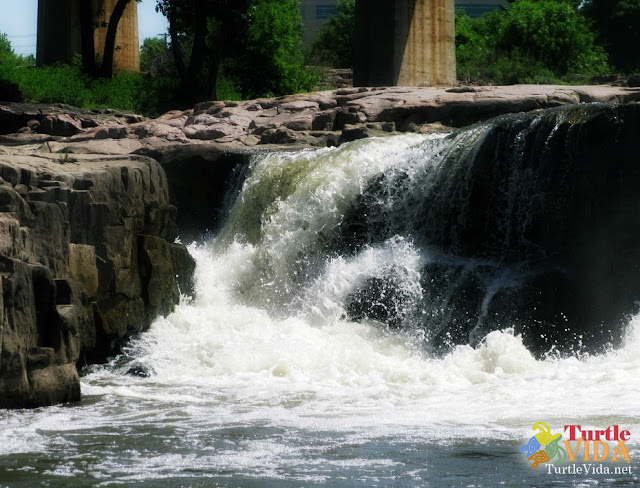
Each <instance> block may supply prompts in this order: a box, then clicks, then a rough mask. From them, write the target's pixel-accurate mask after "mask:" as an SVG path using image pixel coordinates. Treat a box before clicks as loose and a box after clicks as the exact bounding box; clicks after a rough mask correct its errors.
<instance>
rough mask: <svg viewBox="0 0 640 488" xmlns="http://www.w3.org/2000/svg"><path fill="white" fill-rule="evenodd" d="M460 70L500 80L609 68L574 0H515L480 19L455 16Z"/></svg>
mask: <svg viewBox="0 0 640 488" xmlns="http://www.w3.org/2000/svg"><path fill="white" fill-rule="evenodd" d="M456 57H457V61H458V76H459V77H460V78H462V79H466V80H482V81H490V82H493V83H497V84H511V83H551V82H556V81H558V80H568V81H570V80H572V79H577V78H578V77H580V76H593V75H596V74H602V73H604V72H606V71H607V70H608V65H607V57H606V53H605V52H604V50H603V49H602V48H601V47H600V46H598V45H597V44H596V42H595V34H594V33H593V31H592V30H591V29H590V26H589V22H588V21H587V19H586V18H585V17H584V16H583V15H581V14H580V12H578V10H577V9H576V7H575V6H574V5H572V3H571V2H570V1H568V0H567V1H565V0H538V1H535V0H515V1H514V2H513V3H512V5H510V6H509V7H508V8H506V9H504V10H501V11H493V12H490V13H488V14H485V15H484V16H482V17H480V18H478V19H470V18H469V17H468V16H467V15H466V14H464V12H462V13H458V14H457V16H456Z"/></svg>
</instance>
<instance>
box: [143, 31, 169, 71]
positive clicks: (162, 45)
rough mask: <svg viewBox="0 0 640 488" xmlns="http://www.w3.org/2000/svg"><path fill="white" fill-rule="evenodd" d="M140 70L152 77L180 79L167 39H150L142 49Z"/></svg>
mask: <svg viewBox="0 0 640 488" xmlns="http://www.w3.org/2000/svg"><path fill="white" fill-rule="evenodd" d="M140 70H141V71H142V72H144V73H148V74H150V75H151V76H154V77H157V76H175V77H176V78H177V77H178V73H177V72H176V67H175V64H174V62H173V56H172V55H171V49H170V47H169V44H168V43H167V41H166V39H159V38H157V37H148V38H146V39H145V40H144V42H143V43H142V46H141V47H140Z"/></svg>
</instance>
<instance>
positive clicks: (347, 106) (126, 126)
mask: <svg viewBox="0 0 640 488" xmlns="http://www.w3.org/2000/svg"><path fill="white" fill-rule="evenodd" d="M633 101H640V88H637V87H636V88H631V87H619V86H578V87H576V86H554V85H515V86H504V87H491V86H485V87H464V86H462V87H452V88H446V89H445V88H408V87H392V88H346V89H341V90H337V91H324V92H316V93H307V94H298V95H291V96H287V97H280V98H269V99H257V100H249V101H245V102H222V101H215V102H205V103H201V104H198V105H196V107H195V108H194V109H192V110H186V111H172V112H169V113H167V114H164V115H162V116H160V117H158V118H156V119H142V118H140V117H138V116H135V115H131V114H123V113H119V112H114V111H104V110H103V111H86V110H85V111H70V110H69V107H65V106H59V105H56V106H30V105H21V104H0V134H9V133H16V132H18V133H17V134H13V135H11V136H6V135H5V136H4V138H2V137H0V142H2V141H3V140H4V141H5V142H6V143H21V142H22V143H24V142H25V141H29V140H34V139H36V140H39V141H43V140H58V141H60V140H64V141H65V142H81V141H84V142H86V141H96V140H97V141H100V140H105V139H120V140H121V139H127V140H129V141H137V142H138V143H139V144H140V146H144V147H147V148H158V147H163V146H167V145H175V144H182V143H210V142H215V143H216V145H219V147H221V148H223V149H225V150H226V149H237V148H242V147H252V148H258V147H262V148H264V147H269V146H270V145H283V144H284V145H288V146H292V145H295V146H299V147H300V146H305V147H308V146H315V147H325V146H332V145H337V144H340V143H342V142H346V141H350V140H353V139H358V138H362V137H369V136H374V135H389V134H393V133H397V132H432V131H437V130H442V129H443V126H445V127H444V129H445V130H446V129H447V126H448V127H462V126H465V125H468V124H472V123H475V122H479V121H482V120H486V119H488V118H490V117H494V116H496V115H501V114H505V113H517V112H527V111H531V110H535V109H540V108H551V107H557V106H560V105H567V104H577V103H590V102H606V103H629V102H633Z"/></svg>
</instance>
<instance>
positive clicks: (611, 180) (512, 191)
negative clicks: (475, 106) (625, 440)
mask: <svg viewBox="0 0 640 488" xmlns="http://www.w3.org/2000/svg"><path fill="white" fill-rule="evenodd" d="M636 113H637V110H635V109H634V110H630V109H628V108H621V109H620V110H618V112H615V113H614V112H612V111H611V109H610V108H607V107H602V106H587V107H575V108H571V109H562V110H551V111H541V112H538V113H535V112H534V113H533V114H521V115H508V116H503V117H499V118H497V119H494V120H492V121H490V122H487V123H482V124H478V125H475V126H473V127H470V128H468V129H464V130H460V131H457V132H455V133H452V134H449V135H448V136H446V137H445V136H442V135H438V136H427V137H425V136H416V135H409V136H399V137H394V138H388V139H372V140H361V141H356V142H353V143H350V144H346V145H344V146H342V147H340V148H331V149H322V150H317V151H310V150H308V151H301V152H293V153H272V154H269V155H266V156H262V157H256V158H255V159H254V161H253V162H252V165H251V167H250V169H249V172H248V174H249V176H248V177H247V179H246V180H245V181H244V186H243V188H242V190H241V191H240V193H239V194H238V196H237V199H236V200H235V202H234V203H233V205H232V206H231V208H230V210H229V214H228V218H227V220H226V223H225V225H224V227H223V228H222V230H221V232H220V235H219V236H218V237H217V239H216V240H215V241H214V243H213V244H212V248H213V250H214V252H215V253H218V254H220V253H225V252H227V250H228V249H229V248H231V247H233V246H242V247H243V249H245V252H246V255H245V257H244V258H243V259H244V260H245V262H244V265H243V270H242V272H241V273H239V274H238V275H236V276H233V277H229V279H231V280H232V281H233V283H234V286H233V291H234V293H235V294H236V295H237V296H238V297H242V300H243V301H244V302H245V303H247V304H252V305H255V306H260V307H263V308H265V309H266V310H269V311H270V313H274V314H276V315H278V316H280V317H283V316H289V315H292V314H306V315H308V316H309V317H311V318H313V320H314V321H315V322H316V323H318V321H320V322H322V320H325V321H332V320H338V319H344V318H349V319H351V320H355V321H361V320H363V319H367V320H375V321H377V322H379V323H380V325H381V326H382V327H390V328H394V329H398V328H401V329H404V330H413V331H414V332H416V333H419V334H421V335H422V336H423V337H424V342H425V345H426V347H427V348H429V349H430V350H431V351H446V350H448V349H449V348H450V347H452V346H454V345H456V344H466V343H470V344H477V343H478V342H479V341H480V340H481V339H482V338H483V337H484V336H485V335H486V334H487V333H488V332H490V331H492V330H497V329H504V328H509V327H513V328H515V330H516V332H517V333H521V334H523V335H524V337H525V343H526V344H527V345H528V346H529V347H530V348H531V349H532V350H534V351H535V352H537V353H544V352H547V351H549V350H551V349H563V350H567V351H571V352H577V350H578V349H580V348H581V347H582V346H585V345H587V346H589V348H591V349H597V348H598V347H600V348H606V347H608V345H609V344H610V343H616V341H618V340H619V338H620V337H621V334H622V333H623V324H624V323H626V321H628V318H629V316H630V315H631V314H632V313H634V312H635V304H634V300H635V299H637V298H638V293H636V292H635V291H633V292H629V291H628V290H626V291H623V292H622V295H623V298H621V299H620V298H619V295H620V290H619V289H620V288H624V286H628V285H630V284H636V283H637V284H638V285H640V282H639V281H640V280H639V279H638V277H636V276H634V274H633V273H629V271H628V264H629V263H628V259H626V258H625V260H623V261H621V260H620V258H619V256H618V253H619V252H620V251H622V252H624V254H625V256H628V255H629V253H630V250H629V249H628V242H618V241H617V240H616V239H617V237H616V235H617V234H616V233H618V234H624V233H635V232H636V231H637V230H640V226H639V224H638V223H636V222H635V221H634V219H633V217H634V216H635V213H634V212H635V209H636V208H638V201H639V200H638V198H637V197H636V196H635V195H629V196H628V197H625V195H626V194H628V193H629V192H630V190H629V187H630V185H631V186H632V185H633V183H634V181H636V180H637V179H638V176H637V175H636V173H637V172H636V171H635V168H633V165H632V164H631V156H630V155H629V151H628V148H625V147H624V145H625V141H627V140H629V139H630V138H631V137H632V134H633V130H632V127H628V126H625V125H623V124H620V123H619V121H620V120H624V119H625V118H626V119H629V120H631V121H632V122H633V121H634V120H635V119H634V118H633V117H635V116H636ZM636 119H637V117H636ZM603 120H604V122H606V123H607V124H608V125H606V126H605V127H606V131H605V132H604V134H603V133H602V132H601V131H602V126H603ZM612 120H613V123H609V122H611V121H612ZM616 121H617V122H616ZM629 125H631V126H633V124H629ZM598 132H600V133H598ZM592 136H593V137H592ZM608 138H611V139H613V140H615V141H618V144H619V145H615V146H612V147H610V149H607V150H606V151H605V152H606V159H604V158H603V154H602V148H599V150H594V151H593V152H591V153H589V146H590V145H591V146H593V145H594V144H600V146H601V145H602V144H605V145H606V144H609V142H608V141H607V139H608ZM603 139H604V140H603ZM598 147H599V146H598ZM621 197H625V198H624V199H622V198H621ZM600 207H604V208H600ZM603 226H604V227H605V229H604V230H603ZM603 232H611V234H610V235H609V236H608V237H609V238H610V239H611V241H612V242H611V244H607V243H602V242H601V237H599V236H601V235H602V233H603ZM598 239H600V240H598ZM627 240H628V239H627ZM621 246H623V247H624V249H621ZM633 252H636V251H633ZM594 253H595V254H596V256H594ZM636 254H637V252H636ZM638 258H639V259H638V261H637V262H636V263H637V264H635V266H637V265H638V264H640V256H638ZM594 259H598V260H601V261H605V265H604V266H603V265H602V263H600V264H599V263H596V262H594ZM599 267H600V268H602V269H601V270H599V271H598V268H599ZM594 270H595V271H594ZM614 271H615V272H616V273H618V275H619V276H618V277H617V278H616V279H620V281H621V285H622V286H614V285H615V284H613V285H612V281H614V280H613V277H612V276H610V275H609V276H607V275H606V273H611V272H614ZM636 289H637V290H640V286H639V287H636ZM611 290H613V291H611ZM598 293H602V294H603V295H604V297H605V298H604V299H603V298H600V299H594V298H593V297H595V296H596V295H598ZM612 295H616V298H615V299H613V298H611V296H612ZM609 298H611V300H610V301H609V303H607V299H609ZM591 300H595V301H594V306H593V307H591V305H590V303H589V302H590V301H591ZM596 308H597V309H596ZM320 317H323V319H321V318H320Z"/></svg>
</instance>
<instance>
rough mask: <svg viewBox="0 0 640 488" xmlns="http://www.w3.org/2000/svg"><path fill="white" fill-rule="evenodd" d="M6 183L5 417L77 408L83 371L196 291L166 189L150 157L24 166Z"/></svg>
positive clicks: (41, 159) (22, 161)
mask: <svg viewBox="0 0 640 488" xmlns="http://www.w3.org/2000/svg"><path fill="white" fill-rule="evenodd" d="M6 152H7V150H5V153H6ZM0 176H1V179H0V229H1V232H0V283H1V289H2V293H1V294H0V301H1V302H2V310H3V314H2V316H1V317H0V407H9V408H16V407H36V406H42V405H49V404H53V403H59V402H67V401H76V400H78V399H79V396H80V383H79V379H78V372H77V369H76V365H82V364H85V363H86V362H96V361H102V360H104V359H105V358H106V356H108V355H111V354H114V353H115V352H117V351H118V346H119V343H120V342H121V341H122V340H123V339H125V338H126V337H128V336H130V335H131V334H134V333H137V332H140V331H142V330H144V329H146V328H147V327H148V326H149V324H150V322H151V320H152V319H153V318H154V317H156V316H157V315H159V314H166V313H168V312H170V311H171V309H172V307H173V306H174V305H175V304H176V303H177V301H178V299H179V293H180V292H182V293H189V291H190V286H191V282H190V280H191V277H192V275H193V270H194V266H195V265H194V262H193V260H192V258H191V257H190V256H189V254H188V252H187V251H186V249H185V248H184V247H183V246H181V245H178V244H173V243H172V242H173V239H174V238H175V234H176V227H175V212H176V210H175V207H172V206H171V205H170V204H169V195H168V186H167V181H166V177H165V175H164V172H163V171H162V169H161V167H160V166H159V165H158V163H156V162H155V161H153V160H151V159H149V158H145V157H142V156H130V157H126V158H124V157H105V156H102V157H99V156H91V155H78V156H74V158H68V157H67V156H64V155H56V156H53V155H46V156H42V155H37V156H34V155H29V156H27V155H21V154H10V155H8V154H4V155H1V154H0ZM176 276H177V278H176Z"/></svg>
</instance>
